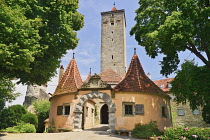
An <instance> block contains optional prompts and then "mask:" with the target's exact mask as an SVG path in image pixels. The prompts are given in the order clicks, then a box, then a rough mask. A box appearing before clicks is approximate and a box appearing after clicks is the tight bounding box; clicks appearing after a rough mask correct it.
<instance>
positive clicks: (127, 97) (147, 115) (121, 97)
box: [115, 93, 171, 131]
mask: <svg viewBox="0 0 210 140" xmlns="http://www.w3.org/2000/svg"><path fill="white" fill-rule="evenodd" d="M122 102H135V104H144V115H134V116H123V113H122ZM115 105H116V113H115V115H116V125H115V128H116V130H132V129H133V128H134V126H135V124H136V123H142V124H145V123H148V122H150V121H151V120H152V121H157V125H158V127H159V129H160V130H162V131H163V130H164V127H165V126H166V127H169V126H171V113H170V101H169V98H164V97H162V96H157V95H152V94H144V93H137V94H134V93H117V94H115ZM161 105H165V106H166V107H167V114H168V115H167V118H163V117H162V112H161Z"/></svg>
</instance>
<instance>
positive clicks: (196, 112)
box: [192, 109, 200, 115]
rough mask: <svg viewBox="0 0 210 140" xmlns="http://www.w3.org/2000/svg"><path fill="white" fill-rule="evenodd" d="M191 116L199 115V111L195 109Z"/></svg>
mask: <svg viewBox="0 0 210 140" xmlns="http://www.w3.org/2000/svg"><path fill="white" fill-rule="evenodd" d="M192 114H193V115H199V114H200V111H199V109H195V110H193V112H192Z"/></svg>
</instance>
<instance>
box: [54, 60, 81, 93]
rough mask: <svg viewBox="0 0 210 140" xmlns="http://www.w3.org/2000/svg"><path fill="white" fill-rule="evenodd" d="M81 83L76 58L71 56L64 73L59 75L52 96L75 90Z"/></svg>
mask: <svg viewBox="0 0 210 140" xmlns="http://www.w3.org/2000/svg"><path fill="white" fill-rule="evenodd" d="M82 84H83V83H82V79H81V76H80V72H79V70H78V67H77V63H76V60H75V59H74V58H73V59H72V60H71V61H70V63H69V65H68V67H67V69H66V71H65V73H64V74H63V76H62V77H61V80H60V81H59V83H58V86H57V88H56V90H55V92H54V94H53V96H55V95H60V94H65V93H71V92H76V91H77V90H78V89H79V88H80V87H81V86H82Z"/></svg>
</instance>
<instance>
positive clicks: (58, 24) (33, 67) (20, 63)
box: [0, 0, 84, 84]
mask: <svg viewBox="0 0 210 140" xmlns="http://www.w3.org/2000/svg"><path fill="white" fill-rule="evenodd" d="M77 9H78V0H65V1H64V0H44V1H43V0H30V1H28V0H1V1H0V19H1V23H0V77H5V78H14V77H16V78H18V79H20V81H19V82H20V83H28V84H29V83H32V84H33V83H37V84H43V83H46V82H47V81H49V79H50V77H52V76H54V74H55V73H56V68H57V67H58V66H59V64H60V59H61V57H62V56H63V55H64V54H66V53H67V50H69V49H74V48H75V47H76V46H77V44H78V39H77V37H76V35H77V33H76V32H75V31H78V30H80V29H81V28H82V27H83V24H84V22H83V15H81V14H80V13H78V12H77Z"/></svg>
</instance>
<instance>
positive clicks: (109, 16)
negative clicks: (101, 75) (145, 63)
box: [101, 10, 126, 76]
mask: <svg viewBox="0 0 210 140" xmlns="http://www.w3.org/2000/svg"><path fill="white" fill-rule="evenodd" d="M101 15H102V23H101V71H104V70H106V69H107V68H111V69H113V70H114V71H115V72H117V73H118V74H120V75H121V76H124V75H125V67H126V34H125V31H126V30H125V27H126V24H125V15H124V10H118V11H110V12H102V14H101Z"/></svg>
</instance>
